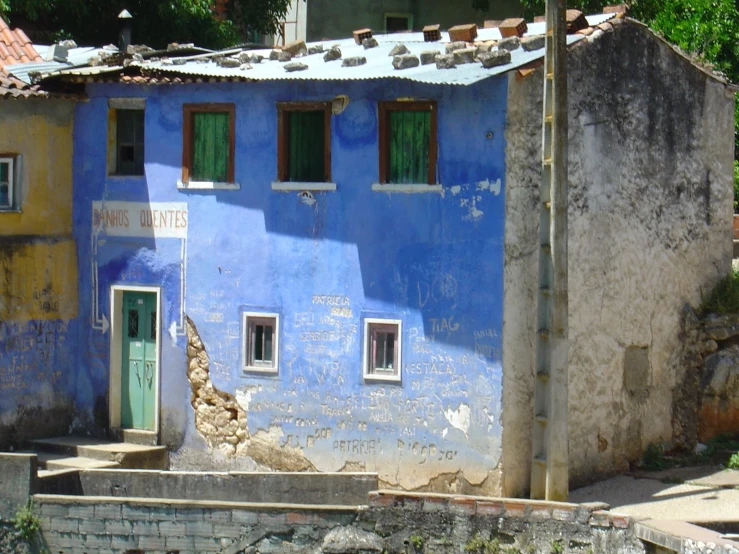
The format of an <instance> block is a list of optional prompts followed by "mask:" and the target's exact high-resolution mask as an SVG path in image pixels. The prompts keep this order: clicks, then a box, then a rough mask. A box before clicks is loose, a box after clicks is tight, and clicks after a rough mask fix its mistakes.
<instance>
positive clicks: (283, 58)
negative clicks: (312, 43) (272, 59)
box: [277, 50, 293, 62]
mask: <svg viewBox="0 0 739 554" xmlns="http://www.w3.org/2000/svg"><path fill="white" fill-rule="evenodd" d="M292 59H293V57H292V54H290V52H285V51H284V50H281V51H279V52H278V53H277V61H278V62H289V61H290V60H292Z"/></svg>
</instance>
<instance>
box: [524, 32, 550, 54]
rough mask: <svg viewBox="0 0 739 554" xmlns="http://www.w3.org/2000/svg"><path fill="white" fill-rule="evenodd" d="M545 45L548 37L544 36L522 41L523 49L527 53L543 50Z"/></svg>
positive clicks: (527, 38)
mask: <svg viewBox="0 0 739 554" xmlns="http://www.w3.org/2000/svg"><path fill="white" fill-rule="evenodd" d="M545 43H546V37H545V36H544V35H536V36H533V37H524V38H522V39H521V47H522V48H523V49H524V50H525V51H526V52H533V51H534V50H541V49H542V48H544V45H545Z"/></svg>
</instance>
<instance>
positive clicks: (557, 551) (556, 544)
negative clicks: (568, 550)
mask: <svg viewBox="0 0 739 554" xmlns="http://www.w3.org/2000/svg"><path fill="white" fill-rule="evenodd" d="M564 551H565V547H564V543H563V542H562V539H557V540H554V541H552V554H562V553H563V552H564Z"/></svg>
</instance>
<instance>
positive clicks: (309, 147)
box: [277, 102, 331, 183]
mask: <svg viewBox="0 0 739 554" xmlns="http://www.w3.org/2000/svg"><path fill="white" fill-rule="evenodd" d="M277 110H278V111H277V113H278V126H279V135H278V144H277V149H278V155H277V174H278V179H279V180H280V181H292V182H306V183H316V182H325V181H330V180H331V129H330V127H331V111H330V104H329V103H327V102H306V103H297V102H296V103H292V102H291V103H287V102H281V103H279V104H277Z"/></svg>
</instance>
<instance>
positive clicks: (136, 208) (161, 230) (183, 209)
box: [92, 201, 188, 239]
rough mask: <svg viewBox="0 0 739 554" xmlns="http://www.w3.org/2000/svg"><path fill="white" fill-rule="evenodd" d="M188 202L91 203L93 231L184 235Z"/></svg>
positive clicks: (136, 234)
mask: <svg viewBox="0 0 739 554" xmlns="http://www.w3.org/2000/svg"><path fill="white" fill-rule="evenodd" d="M187 222H188V214H187V203H185V202H119V201H105V202H93V203H92V232H93V233H95V234H97V233H100V232H104V233H105V234H107V235H109V236H115V237H151V238H153V237H157V238H168V237H171V238H181V239H186V238H187Z"/></svg>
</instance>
